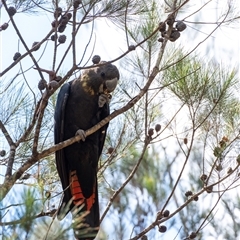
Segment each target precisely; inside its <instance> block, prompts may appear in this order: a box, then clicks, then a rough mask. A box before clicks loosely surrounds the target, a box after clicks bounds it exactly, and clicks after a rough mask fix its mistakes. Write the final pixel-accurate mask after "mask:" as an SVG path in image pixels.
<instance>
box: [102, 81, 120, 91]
mask: <svg viewBox="0 0 240 240" xmlns="http://www.w3.org/2000/svg"><path fill="white" fill-rule="evenodd" d="M117 83H118V78H113V79H111V80H107V81H106V82H105V85H106V88H107V91H108V92H109V93H110V92H112V91H113V90H114V89H115V88H116V86H117Z"/></svg>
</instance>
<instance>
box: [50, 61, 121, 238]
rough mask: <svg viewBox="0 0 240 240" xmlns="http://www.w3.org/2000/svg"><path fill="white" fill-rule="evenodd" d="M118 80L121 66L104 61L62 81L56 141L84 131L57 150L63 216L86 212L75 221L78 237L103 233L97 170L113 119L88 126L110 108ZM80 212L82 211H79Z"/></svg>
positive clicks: (78, 215) (57, 110)
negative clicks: (78, 221)
mask: <svg viewBox="0 0 240 240" xmlns="http://www.w3.org/2000/svg"><path fill="white" fill-rule="evenodd" d="M118 81H119V70H118V68H117V67H116V66H115V65H113V64H111V63H108V62H105V61H101V62H99V64H94V65H93V66H92V67H91V68H89V69H85V70H84V71H83V73H82V74H81V75H80V76H79V77H78V78H76V79H74V80H72V81H70V82H67V83H65V84H63V86H62V87H61V89H60V91H59V93H58V96H57V102H56V107H55V113H54V142H55V144H58V143H60V142H62V141H64V140H67V139H69V138H72V137H74V136H75V135H80V137H81V140H80V141H79V142H75V143H73V144H72V145H69V146H67V147H65V148H63V149H61V150H58V151H56V153H55V160H56V168H57V172H58V175H59V177H60V181H61V184H62V189H63V198H62V202H61V204H60V207H59V210H58V214H57V215H58V219H60V220H61V219H63V218H64V217H65V216H66V214H67V213H68V212H69V211H71V212H72V215H73V218H74V217H75V218H77V217H80V218H81V217H82V216H84V217H83V223H82V222H81V224H79V226H76V227H75V229H74V234H75V238H76V239H82V240H89V239H94V238H95V237H96V235H97V233H98V230H99V225H100V220H99V201H98V182H97V170H98V161H99V158H100V155H101V153H102V149H103V146H104V141H105V138H106V133H107V128H108V124H106V125H104V126H103V127H101V128H100V129H99V130H97V131H96V132H94V133H93V134H91V135H89V136H87V137H86V133H85V131H86V130H87V129H89V128H91V127H93V126H94V125H96V124H97V123H98V122H100V121H101V120H102V119H104V118H106V117H107V116H108V115H109V114H110V109H109V102H110V99H111V93H112V92H113V91H114V89H115V88H116V86H117V84H118ZM76 212H77V214H76Z"/></svg>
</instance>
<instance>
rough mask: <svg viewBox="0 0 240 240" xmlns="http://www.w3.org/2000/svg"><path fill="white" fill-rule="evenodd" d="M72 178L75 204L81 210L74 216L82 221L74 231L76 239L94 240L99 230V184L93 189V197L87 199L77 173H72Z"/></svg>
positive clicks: (71, 187)
mask: <svg viewBox="0 0 240 240" xmlns="http://www.w3.org/2000/svg"><path fill="white" fill-rule="evenodd" d="M70 178H71V179H70V182H71V185H70V190H71V194H72V200H73V204H74V205H75V206H76V207H77V208H78V207H79V209H80V210H79V211H78V213H77V214H75V216H74V219H75V220H76V219H79V220H80V221H81V223H80V224H77V226H76V227H75V229H74V230H75V231H74V232H75V237H76V238H77V239H82V240H83V239H94V238H95V237H96V235H97V232H98V229H99V203H98V192H97V182H96V184H95V185H96V186H94V188H93V193H92V195H91V196H90V197H89V198H85V197H84V195H83V192H82V189H81V185H80V182H79V180H78V176H77V173H76V171H72V172H71V174H70ZM82 206H83V207H82ZM82 216H84V217H82Z"/></svg>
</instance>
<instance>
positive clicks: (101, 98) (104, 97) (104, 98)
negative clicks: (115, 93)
mask: <svg viewBox="0 0 240 240" xmlns="http://www.w3.org/2000/svg"><path fill="white" fill-rule="evenodd" d="M106 102H109V97H108V94H105V93H101V94H100V95H99V98H98V106H99V107H100V108H101V107H103V105H104V104H105V103H106Z"/></svg>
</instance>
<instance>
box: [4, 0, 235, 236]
mask: <svg viewBox="0 0 240 240" xmlns="http://www.w3.org/2000/svg"><path fill="white" fill-rule="evenodd" d="M217 2H218V1H217ZM10 6H11V7H12V6H14V7H15V8H16V13H15V14H14V15H13V16H10V15H11V14H12V13H11V14H9V15H8V11H7V10H8V8H9V7H10ZM58 7H61V8H62V10H63V12H62V15H61V16H60V17H59V18H58V20H59V24H60V25H61V24H63V20H60V19H61V17H62V16H63V15H64V13H67V12H68V13H71V15H72V16H71V18H70V19H69V20H68V22H67V23H66V26H65V28H66V29H65V30H64V31H63V32H59V31H58V28H57V27H52V26H51V23H50V22H49V25H48V26H46V33H45V34H46V36H45V37H43V38H42V40H41V39H34V38H33V37H32V36H27V37H26V36H22V35H21V31H19V29H21V28H20V26H19V25H18V21H15V19H17V17H18V16H23V15H24V14H25V13H39V14H40V13H42V12H44V13H45V14H47V16H48V18H49V19H51V21H54V14H53V13H54V11H55V9H57V8H58ZM206 7H208V3H207V1H206V2H203V3H202V5H201V6H199V7H196V8H195V9H194V8H193V7H192V1H191V0H189V1H177V0H172V1H133V0H126V1H114V0H106V1H98V0H97V1H92V0H91V1H90V0H88V1H87V0H84V1H53V2H51V3H50V2H48V1H41V0H39V1H19V0H17V1H15V0H14V1H2V6H1V12H3V13H4V14H3V17H2V20H3V22H6V23H7V24H8V27H7V28H6V25H4V27H1V34H2V38H3V39H4V40H5V39H6V38H10V37H12V36H11V35H10V34H9V35H7V34H8V32H10V30H11V28H12V29H13V30H14V31H15V32H14V34H15V35H14V36H15V37H16V38H17V39H19V42H16V46H15V49H18V52H20V53H21V56H20V58H19V59H17V60H16V61H13V60H12V57H13V55H14V53H15V52H9V53H8V54H12V56H10V57H9V56H8V57H6V61H5V62H6V63H4V65H3V66H4V69H1V73H0V76H1V77H2V79H1V89H0V102H1V104H0V129H1V131H0V136H1V142H0V144H1V146H0V164H1V168H2V169H3V171H4V172H3V171H2V172H1V178H0V179H1V183H2V184H1V186H0V187H1V188H0V199H1V203H0V210H1V213H0V226H1V231H0V234H1V237H2V238H3V239H70V238H71V237H73V232H72V229H73V228H76V227H79V225H81V223H82V222H83V221H84V220H83V219H84V215H82V216H79V217H78V219H77V221H74V222H71V218H70V217H66V218H65V219H64V220H62V221H61V222H59V221H57V220H56V211H57V209H58V207H59V202H60V198H61V194H62V188H61V186H60V182H59V177H58V175H57V172H56V166H55V158H54V152H55V151H56V150H59V149H61V148H63V147H66V146H68V145H70V144H72V143H74V141H78V140H79V139H77V138H73V139H70V141H69V142H65V143H64V144H63V145H56V146H53V112H54V108H55V104H56V96H57V91H58V89H59V87H60V86H61V85H62V84H63V83H64V82H66V81H69V80H72V79H74V78H76V77H79V74H80V72H81V70H84V68H88V67H91V66H92V63H91V61H89V59H91V58H92V55H95V54H98V53H97V52H95V44H96V43H97V42H98V39H99V36H100V35H101V34H105V32H104V33H103V32H102V30H100V31H98V25H97V24H98V22H101V20H102V19H106V26H107V25H108V24H110V25H111V24H112V23H114V24H112V25H111V27H114V28H117V29H118V31H122V32H121V33H122V35H121V37H122V38H123V39H124V41H123V42H124V43H125V46H124V45H123V46H118V43H116V42H114V43H113V44H114V48H115V49H116V48H121V53H120V54H119V55H118V56H115V55H114V54H115V53H114V54H113V55H111V59H102V60H108V61H110V60H111V61H112V62H115V63H114V64H118V65H119V70H120V74H121V82H120V83H119V85H118V87H117V89H116V90H115V92H114V93H113V97H112V100H111V109H112V115H110V118H108V119H106V122H104V123H101V124H106V123H107V122H109V121H110V125H109V129H108V135H107V138H106V141H105V146H104V149H103V154H102V156H101V161H99V167H98V184H99V199H100V221H101V230H100V232H99V235H98V237H97V238H96V239H160V238H161V239H194V238H195V239H206V238H210V237H213V239H216V238H217V237H218V238H219V239H220V238H222V239H230V240H231V239H237V238H238V237H239V235H240V232H239V229H240V221H239V210H238V209H239V207H240V200H239V199H240V198H239V194H238V193H237V192H238V184H239V176H240V173H239V168H238V166H239V164H240V151H239V126H240V117H239V116H240V102H239V97H238V92H239V78H238V73H239V72H238V71H239V69H233V68H231V66H227V65H224V64H222V65H221V66H220V65H219V64H216V63H215V62H214V61H213V60H210V59H207V58H208V55H207V54H206V58H202V57H201V56H198V54H197V53H196V51H195V50H196V49H197V46H198V45H197V44H196V47H195V46H193V47H192V48H190V49H192V50H189V48H188V46H187V48H186V47H182V46H183V45H184V42H186V39H188V40H189V41H190V40H191V36H193V35H192V34H193V33H192V32H194V31H195V33H196V34H198V35H197V36H198V37H200V40H199V42H198V43H199V44H200V45H201V43H205V42H207V41H208V38H209V37H211V36H212V35H211V34H212V32H211V33H206V32H205V31H204V29H202V28H201V27H200V26H201V25H200V23H201V22H204V17H205V16H204V15H203V14H202V12H203V10H204V9H205V8H206ZM215 7H216V9H218V5H216V6H215ZM234 9H235V10H234ZM233 10H234V11H235V12H234V11H233ZM237 10H238V9H237ZM237 10H236V8H235V5H234V1H232V2H231V3H229V5H226V12H224V13H221V15H219V16H216V26H214V27H213V28H212V31H213V32H217V31H218V30H219V29H220V28H221V27H224V26H225V25H227V24H229V25H231V24H234V22H237V21H238V19H239V12H237ZM192 14H193V15H195V16H194V17H195V18H194V21H190V16H191V15H192ZM30 17H31V18H32V19H34V16H33V15H30ZM39 17H41V18H42V17H43V16H42V15H40V16H39ZM55 20H56V18H55ZM177 21H182V22H183V23H184V24H186V25H187V29H186V30H184V31H178V30H177V29H176V23H177ZM163 23H164V24H163ZM205 23H206V24H207V23H208V22H205ZM55 24H56V23H55ZM85 26H87V28H84V27H85ZM164 26H165V30H162V29H163V28H164ZM4 28H6V29H5V30H3V29H4ZM86 29H87V31H86ZM160 29H161V31H159V30H160ZM48 31H49V32H48ZM223 31H224V28H223ZM86 32H88V33H89V34H88V35H87V36H86ZM176 32H178V33H180V37H176V36H178V33H177V34H176ZM95 33H96V34H95ZM202 33H204V34H202ZM54 34H57V35H58V36H60V35H65V36H66V42H65V43H61V42H58V38H57V37H53V38H52V36H53V35H54ZM84 34H85V35H84ZM108 35H109V36H110V35H111V33H110V34H109V33H108ZM51 39H52V40H51ZM184 39H185V41H184ZM202 39H204V40H203V41H202ZM36 40H38V42H39V43H40V49H39V50H37V51H34V49H33V48H32V43H31V44H30V43H29V42H30V41H32V42H34V41H36ZM83 40H84V41H83ZM85 41H87V43H86V42H85ZM5 44H6V41H5ZM79 46H80V47H81V49H80V50H79ZM104 47H106V49H107V50H108V49H110V48H111V46H104ZM77 49H78V50H77ZM107 50H106V51H107ZM110 52H111V51H110ZM38 53H40V55H37V54H38ZM106 55H107V56H108V54H106ZM45 56H46V57H45ZM4 57H5V56H4ZM101 57H102V58H104V57H105V56H101ZM27 58H28V60H26V59H27ZM9 59H10V60H9ZM29 59H30V61H32V62H30V64H29ZM46 59H51V61H50V62H48V61H49V60H48V61H47V60H46ZM206 59H207V61H206ZM11 61H12V62H11ZM26 63H27V64H26ZM29 65H31V67H30V68H29ZM26 66H27V67H26ZM33 67H34V68H33ZM79 71H80V72H79ZM57 77H60V78H58V81H56V79H57ZM32 79H35V80H36V79H37V80H36V81H35V82H34V83H33V81H32ZM40 79H42V80H45V81H44V82H42V83H43V87H44V88H43V90H41V91H39V89H37V87H38V86H39V85H38V83H37V81H38V80H40ZM31 81H32V82H31ZM56 82H57V83H56ZM41 87H42V86H41ZM101 124H100V125H98V126H96V128H93V129H90V130H89V131H87V135H88V134H91V133H93V132H94V131H96V130H97V128H98V129H99V128H100V127H102V125H101ZM157 124H158V126H159V125H160V129H159V128H156V129H158V130H155V127H156V126H157ZM16 196H17V197H16ZM223 220H226V222H224V221H223ZM165 230H166V231H165ZM80 234H81V233H80ZM82 234H85V233H84V232H82Z"/></svg>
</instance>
